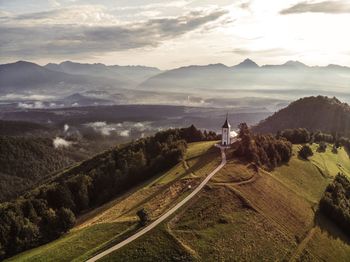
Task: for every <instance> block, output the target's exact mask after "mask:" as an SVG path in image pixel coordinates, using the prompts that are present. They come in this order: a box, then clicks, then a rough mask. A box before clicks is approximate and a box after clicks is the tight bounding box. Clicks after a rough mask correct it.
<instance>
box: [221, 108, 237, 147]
mask: <svg viewBox="0 0 350 262" xmlns="http://www.w3.org/2000/svg"><path fill="white" fill-rule="evenodd" d="M221 130H222V132H221V145H222V146H229V145H231V144H232V143H233V142H234V141H235V140H236V137H237V133H236V132H235V131H233V130H232V131H231V125H230V123H229V122H228V114H227V115H226V120H225V123H224V124H223V126H222V128H221Z"/></svg>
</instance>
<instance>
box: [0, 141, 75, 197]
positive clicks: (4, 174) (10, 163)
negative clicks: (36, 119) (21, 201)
mask: <svg viewBox="0 0 350 262" xmlns="http://www.w3.org/2000/svg"><path fill="white" fill-rule="evenodd" d="M73 162H74V160H73V159H72V158H71V157H69V154H67V152H66V151H65V149H56V148H54V146H53V144H52V140H51V139H49V138H38V137H36V138H34V137H10V136H0V202H2V201H8V200H10V199H12V198H15V197H16V196H18V194H20V193H21V192H24V191H25V190H28V189H29V188H31V187H32V186H33V185H35V183H37V182H39V181H41V180H43V179H44V178H45V177H46V176H47V175H49V174H51V173H52V172H54V171H57V170H60V169H62V168H64V167H66V166H68V165H70V164H72V163H73Z"/></svg>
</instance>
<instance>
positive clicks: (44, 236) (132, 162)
mask: <svg viewBox="0 0 350 262" xmlns="http://www.w3.org/2000/svg"><path fill="white" fill-rule="evenodd" d="M212 139H215V140H216V139H218V136H217V135H216V134H215V133H214V132H202V131H200V130H198V129H196V128H195V127H194V126H191V127H189V128H182V129H170V130H167V131H163V132H159V133H156V134H155V135H154V136H151V137H147V138H143V139H139V140H137V141H134V142H130V143H128V144H125V145H121V146H117V147H115V148H114V149H112V150H109V151H106V152H104V153H102V154H100V155H97V156H95V157H94V158H92V159H90V160H87V161H84V162H83V163H82V164H80V165H78V166H76V167H72V168H71V169H70V170H68V171H66V172H64V173H62V174H60V175H58V176H56V177H55V178H54V179H52V181H51V182H50V183H46V184H44V185H41V186H39V187H37V188H35V189H34V190H32V191H30V192H28V193H27V194H25V195H24V196H22V197H20V198H18V199H17V200H15V201H12V202H5V203H3V204H1V205H0V259H3V258H6V257H9V256H12V255H15V254H17V253H19V252H21V251H24V250H26V249H29V248H33V247H36V246H38V245H41V244H44V243H47V242H49V241H52V240H53V239H56V238H57V237H59V236H60V235H62V234H64V233H65V232H67V231H68V230H69V229H70V228H72V227H73V226H74V223H75V219H76V217H77V216H79V215H80V214H81V213H82V212H83V211H84V210H87V209H91V208H93V207H96V206H98V205H101V204H103V203H105V202H107V201H109V200H111V199H112V198H113V197H115V196H117V195H120V194H121V193H123V192H125V191H126V190H128V189H130V188H131V187H133V186H135V185H137V184H139V183H141V182H142V181H145V180H146V179H148V178H150V177H152V176H155V175H157V174H159V173H160V172H162V171H164V170H167V169H168V168H170V167H172V166H173V165H175V164H176V163H178V162H179V161H181V159H182V157H183V155H184V153H185V150H186V146H187V142H195V141H201V140H212Z"/></svg>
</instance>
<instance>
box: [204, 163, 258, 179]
mask: <svg viewBox="0 0 350 262" xmlns="http://www.w3.org/2000/svg"><path fill="white" fill-rule="evenodd" d="M253 176H254V172H253V171H252V170H250V169H249V168H248V165H245V164H242V163H241V162H240V161H238V160H236V159H231V160H228V161H227V163H226V165H225V166H224V167H223V168H222V169H221V170H220V171H219V172H218V173H217V174H216V175H215V176H214V177H213V178H212V180H211V181H212V182H216V183H235V182H241V181H245V180H248V179H251V178H252V177H253Z"/></svg>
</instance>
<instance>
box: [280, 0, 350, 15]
mask: <svg viewBox="0 0 350 262" xmlns="http://www.w3.org/2000/svg"><path fill="white" fill-rule="evenodd" d="M308 12H310V13H330V14H341V13H350V1H348V0H344V1H322V2H310V1H304V2H300V3H298V4H296V5H293V6H291V7H289V8H287V9H284V10H282V11H281V12H280V13H281V14H283V15H287V14H297V13H308Z"/></svg>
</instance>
